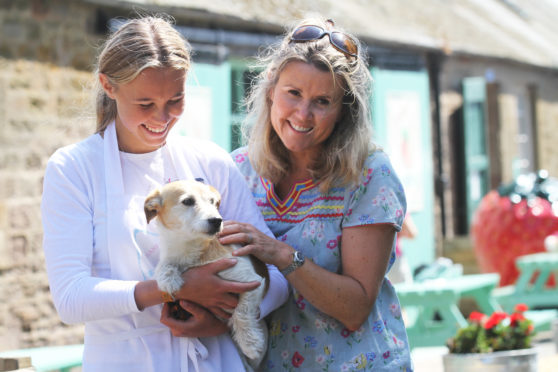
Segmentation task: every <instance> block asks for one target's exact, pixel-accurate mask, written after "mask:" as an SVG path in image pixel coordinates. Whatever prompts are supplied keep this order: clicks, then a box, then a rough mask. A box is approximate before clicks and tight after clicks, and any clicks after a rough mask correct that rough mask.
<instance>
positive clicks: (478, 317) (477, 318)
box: [469, 311, 486, 324]
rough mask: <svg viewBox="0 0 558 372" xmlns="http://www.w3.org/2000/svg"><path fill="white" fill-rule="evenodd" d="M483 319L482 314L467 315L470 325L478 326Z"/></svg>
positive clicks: (474, 312)
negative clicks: (475, 324)
mask: <svg viewBox="0 0 558 372" xmlns="http://www.w3.org/2000/svg"><path fill="white" fill-rule="evenodd" d="M485 317H486V315H484V314H483V313H480V312H478V311H473V312H472V313H471V314H469V321H470V322H472V323H477V324H480V323H481V322H482V320H483V319H484V318H485Z"/></svg>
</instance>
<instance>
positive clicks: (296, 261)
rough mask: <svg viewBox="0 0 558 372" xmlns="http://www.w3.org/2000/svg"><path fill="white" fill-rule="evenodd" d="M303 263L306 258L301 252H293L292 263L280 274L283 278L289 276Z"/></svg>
mask: <svg viewBox="0 0 558 372" xmlns="http://www.w3.org/2000/svg"><path fill="white" fill-rule="evenodd" d="M305 261H306V257H304V255H303V254H302V253H301V252H299V251H294V253H293V262H291V264H290V265H289V266H287V267H285V268H284V269H283V270H280V271H281V274H283V276H287V275H289V274H290V273H292V272H293V271H295V270H296V269H298V268H299V267H301V266H302V265H303V264H304V262H305Z"/></svg>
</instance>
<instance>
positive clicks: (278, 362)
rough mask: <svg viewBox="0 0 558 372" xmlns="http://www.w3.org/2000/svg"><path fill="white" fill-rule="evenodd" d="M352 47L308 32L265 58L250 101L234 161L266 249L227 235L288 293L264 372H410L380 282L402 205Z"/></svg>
mask: <svg viewBox="0 0 558 372" xmlns="http://www.w3.org/2000/svg"><path fill="white" fill-rule="evenodd" d="M361 49H362V48H361V47H360V44H359V42H358V40H357V39H356V38H355V37H353V36H351V35H349V34H347V33H345V32H343V31H341V30H339V29H337V28H335V27H334V24H333V22H332V21H321V20H305V21H303V22H301V23H300V24H299V25H298V26H296V27H295V28H294V29H293V30H291V31H289V32H288V33H287V35H286V36H285V38H284V40H283V41H282V42H281V43H280V44H279V45H278V46H276V47H274V48H272V49H271V50H270V51H268V52H267V53H266V54H265V57H264V59H263V62H264V68H263V71H262V73H261V74H260V75H259V77H258V79H257V81H256V83H255V85H254V87H253V90H252V92H251V95H250V97H249V100H248V109H249V112H248V113H249V115H248V117H247V121H246V123H247V126H246V129H247V134H248V136H247V137H248V138H247V142H248V145H247V147H245V148H241V149H238V150H236V151H235V152H233V154H232V156H233V159H234V160H235V161H236V163H237V165H238V167H239V168H240V170H241V172H242V173H243V174H244V176H245V179H246V181H247V183H248V186H249V187H250V188H251V190H252V194H253V196H254V198H255V200H256V203H257V205H258V206H259V208H260V210H261V212H262V214H263V215H264V219H265V220H266V223H267V225H268V226H269V228H270V229H271V231H273V233H274V235H275V236H276V237H277V239H270V238H269V237H268V236H267V235H265V234H263V233H261V232H259V231H258V230H259V229H258V228H257V227H255V226H252V225H250V224H247V223H240V222H229V223H227V225H226V227H225V229H224V231H223V233H222V234H221V241H222V242H223V243H231V242H237V243H245V244H246V245H245V246H244V247H243V248H241V249H240V250H239V251H238V252H237V253H238V254H239V255H242V254H248V253H251V254H254V255H256V256H257V257H259V258H260V259H261V260H263V261H265V262H267V263H270V264H273V265H275V266H277V267H278V268H279V269H280V270H281V271H282V273H283V274H284V275H285V277H286V278H287V280H288V281H289V283H290V284H291V286H292V291H291V293H290V297H289V300H288V301H287V302H286V304H285V305H284V306H282V307H281V308H279V309H278V310H276V311H275V312H273V313H272V314H271V315H270V323H269V324H270V343H269V348H268V353H267V360H266V361H264V369H265V370H269V371H277V370H280V371H284V370H293V369H294V368H299V369H300V370H304V371H320V370H329V371H352V370H374V371H390V372H392V371H401V370H411V368H412V366H411V359H410V352H409V345H408V341H407V336H406V332H405V326H404V324H403V321H402V319H401V311H400V305H399V301H398V299H397V296H396V293H395V290H394V288H393V286H392V285H391V283H390V282H389V280H387V279H386V278H385V276H386V272H387V271H388V270H389V268H390V266H391V265H392V263H393V261H394V259H395V249H394V248H395V236H396V233H397V232H398V231H400V230H401V224H402V223H403V217H404V216H405V209H406V201H405V195H404V191H403V187H402V185H401V183H400V182H399V179H398V178H397V175H396V174H395V172H394V170H393V168H392V166H391V164H390V161H389V159H388V157H387V155H386V154H385V153H384V152H382V151H381V150H380V149H378V148H377V147H376V146H374V144H373V143H372V142H371V135H370V128H371V123H370V112H369V99H370V95H369V93H370V89H369V88H370V85H371V77H370V73H369V71H368V68H367V65H366V57H365V56H364V55H363V53H362V51H361Z"/></svg>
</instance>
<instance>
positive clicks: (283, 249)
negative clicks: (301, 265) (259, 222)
mask: <svg viewBox="0 0 558 372" xmlns="http://www.w3.org/2000/svg"><path fill="white" fill-rule="evenodd" d="M219 242H221V244H240V245H242V247H241V248H238V249H236V250H235V251H234V252H233V255H235V256H244V255H247V254H252V255H254V256H256V257H257V258H259V259H260V260H261V261H263V262H265V263H267V264H271V265H275V266H277V268H279V269H281V268H285V267H287V266H288V265H289V263H290V262H291V261H292V254H293V252H294V249H293V248H291V247H290V246H289V245H287V244H285V243H283V242H280V241H278V240H277V239H273V238H270V237H269V236H267V235H266V234H264V233H262V232H261V231H259V230H258V229H257V228H255V227H254V226H252V225H250V224H248V223H241V222H236V221H225V222H224V223H223V230H222V231H221V233H219Z"/></svg>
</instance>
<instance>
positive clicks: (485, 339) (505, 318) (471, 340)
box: [447, 304, 534, 354]
mask: <svg viewBox="0 0 558 372" xmlns="http://www.w3.org/2000/svg"><path fill="white" fill-rule="evenodd" d="M525 310H527V307H526V306H525V305H523V304H520V305H517V306H516V309H515V311H514V313H512V314H511V315H508V314H506V313H503V312H495V313H493V314H492V315H490V316H486V315H484V314H482V313H479V312H473V313H471V316H470V317H469V320H468V322H469V324H468V325H467V326H466V327H463V328H460V329H458V330H457V333H456V335H455V336H454V337H452V338H450V339H449V340H448V342H447V346H448V348H449V352H450V353H454V354H467V353H490V352H493V351H502V350H517V349H526V348H529V347H531V339H532V337H533V335H534V330H533V328H534V327H533V322H532V321H531V320H529V319H527V318H525V316H524V315H523V313H524V311H525Z"/></svg>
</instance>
